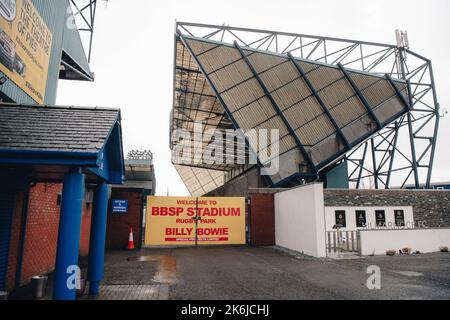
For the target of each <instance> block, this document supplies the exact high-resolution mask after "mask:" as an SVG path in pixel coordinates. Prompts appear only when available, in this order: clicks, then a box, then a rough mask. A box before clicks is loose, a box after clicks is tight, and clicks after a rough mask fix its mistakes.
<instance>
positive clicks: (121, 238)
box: [106, 188, 143, 250]
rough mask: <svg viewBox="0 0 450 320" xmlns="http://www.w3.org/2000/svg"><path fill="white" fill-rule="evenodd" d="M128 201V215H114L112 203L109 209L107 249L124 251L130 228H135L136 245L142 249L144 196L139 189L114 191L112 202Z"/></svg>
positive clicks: (118, 189)
mask: <svg viewBox="0 0 450 320" xmlns="http://www.w3.org/2000/svg"><path fill="white" fill-rule="evenodd" d="M113 199H115V200H128V213H126V214H112V212H111V211H112V210H111V202H110V205H109V208H108V225H107V228H106V248H107V249H118V250H122V249H125V248H126V247H127V244H128V235H129V232H130V227H132V228H133V235H134V245H135V246H136V247H137V248H140V247H141V242H142V236H141V233H142V218H143V195H142V190H139V189H120V188H117V189H114V188H113V189H112V192H111V200H113Z"/></svg>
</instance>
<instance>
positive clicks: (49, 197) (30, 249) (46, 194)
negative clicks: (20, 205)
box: [22, 183, 62, 283]
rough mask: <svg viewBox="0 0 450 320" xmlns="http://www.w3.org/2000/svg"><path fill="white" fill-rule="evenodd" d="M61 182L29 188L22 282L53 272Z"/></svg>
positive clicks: (39, 184) (40, 184)
mask: <svg viewBox="0 0 450 320" xmlns="http://www.w3.org/2000/svg"><path fill="white" fill-rule="evenodd" d="M61 191H62V185H61V184H48V183H38V184H36V186H34V187H33V188H31V189H30V199H29V206H28V217H27V227H26V237H25V247H24V255H23V265H22V283H26V282H28V281H30V279H31V277H33V276H36V275H40V274H45V273H48V272H51V271H53V269H54V266H55V259H56V243H57V240H58V226H59V206H58V205H57V199H58V194H60V193H61Z"/></svg>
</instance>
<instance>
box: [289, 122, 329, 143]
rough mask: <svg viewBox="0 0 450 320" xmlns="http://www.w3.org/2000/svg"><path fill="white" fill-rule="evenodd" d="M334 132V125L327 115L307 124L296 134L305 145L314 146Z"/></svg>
mask: <svg viewBox="0 0 450 320" xmlns="http://www.w3.org/2000/svg"><path fill="white" fill-rule="evenodd" d="M334 131H335V130H334V128H333V125H332V124H331V122H330V120H329V119H328V117H327V116H326V115H325V114H322V115H320V116H318V117H317V118H315V119H314V120H312V121H310V122H308V123H306V124H305V125H303V126H302V127H300V128H299V129H297V130H296V131H295V132H297V134H298V135H299V137H300V140H301V141H302V142H303V144H305V145H308V146H313V145H314V144H316V143H318V142H319V141H321V140H323V139H325V138H326V137H328V136H329V135H331V134H333V132H334Z"/></svg>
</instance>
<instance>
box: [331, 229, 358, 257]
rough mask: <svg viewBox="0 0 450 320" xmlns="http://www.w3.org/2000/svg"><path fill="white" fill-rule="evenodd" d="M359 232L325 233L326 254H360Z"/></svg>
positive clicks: (336, 231) (335, 231)
mask: <svg viewBox="0 0 450 320" xmlns="http://www.w3.org/2000/svg"><path fill="white" fill-rule="evenodd" d="M359 242H360V237H359V231H340V230H334V231H327V236H326V244H327V253H340V252H356V253H358V254H359V253H360V245H359Z"/></svg>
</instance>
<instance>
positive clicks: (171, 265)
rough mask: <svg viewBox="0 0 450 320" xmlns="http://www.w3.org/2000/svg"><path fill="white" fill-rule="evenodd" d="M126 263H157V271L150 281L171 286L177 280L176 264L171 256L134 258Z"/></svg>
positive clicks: (128, 259) (130, 258)
mask: <svg viewBox="0 0 450 320" xmlns="http://www.w3.org/2000/svg"><path fill="white" fill-rule="evenodd" d="M127 261H137V262H158V270H157V271H156V274H155V276H154V277H153V279H152V280H153V281H155V282H158V283H169V284H172V283H175V282H176V281H177V280H178V270H177V262H176V259H175V258H174V257H173V256H168V255H158V254H155V255H148V256H134V257H129V258H127Z"/></svg>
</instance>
